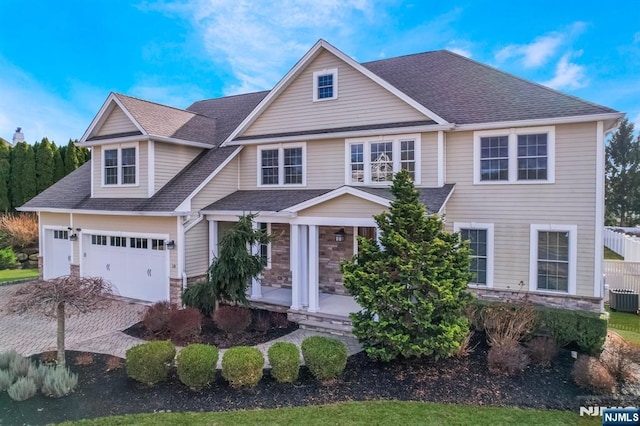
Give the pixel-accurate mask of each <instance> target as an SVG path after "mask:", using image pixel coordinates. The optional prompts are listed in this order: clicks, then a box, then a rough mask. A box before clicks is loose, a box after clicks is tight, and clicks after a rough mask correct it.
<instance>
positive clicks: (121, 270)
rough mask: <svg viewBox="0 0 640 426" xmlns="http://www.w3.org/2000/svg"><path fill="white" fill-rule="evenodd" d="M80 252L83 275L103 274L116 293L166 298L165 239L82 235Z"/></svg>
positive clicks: (150, 299)
mask: <svg viewBox="0 0 640 426" xmlns="http://www.w3.org/2000/svg"><path fill="white" fill-rule="evenodd" d="M82 251H83V255H82V274H83V275H84V276H90V277H103V278H104V279H106V280H107V281H109V282H110V283H111V284H112V286H113V290H114V293H115V294H119V295H120V296H124V297H130V298H133V299H139V300H145V301H149V302H157V301H160V300H169V252H168V251H167V250H166V247H165V243H164V239H157V238H149V237H146V236H144V235H139V236H134V237H121V236H111V235H101V234H84V235H83V240H82Z"/></svg>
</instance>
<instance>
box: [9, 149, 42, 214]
mask: <svg viewBox="0 0 640 426" xmlns="http://www.w3.org/2000/svg"><path fill="white" fill-rule="evenodd" d="M35 175H36V162H35V157H34V153H33V147H32V146H31V145H29V144H28V143H26V142H19V143H17V144H16V146H15V147H13V149H12V150H11V174H10V176H9V195H10V197H11V204H12V207H13V208H16V207H19V206H21V205H23V204H24V203H25V202H27V201H28V200H30V199H31V198H33V197H34V196H35V195H36V179H35Z"/></svg>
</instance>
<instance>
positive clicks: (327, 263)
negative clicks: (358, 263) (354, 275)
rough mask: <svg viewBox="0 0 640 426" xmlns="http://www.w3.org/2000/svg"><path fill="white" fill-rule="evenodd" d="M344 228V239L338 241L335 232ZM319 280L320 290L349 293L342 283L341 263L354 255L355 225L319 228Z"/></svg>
mask: <svg viewBox="0 0 640 426" xmlns="http://www.w3.org/2000/svg"><path fill="white" fill-rule="evenodd" d="M343 228H344V232H345V236H344V241H342V242H337V241H336V237H335V233H336V232H338V231H339V230H340V229H343ZM319 240H320V247H319V265H318V281H319V284H320V291H322V292H325V293H332V294H348V292H347V289H346V288H344V286H343V285H342V272H340V263H341V262H342V261H343V260H344V259H347V258H351V257H352V256H353V227H351V226H345V227H342V226H321V227H320V230H319Z"/></svg>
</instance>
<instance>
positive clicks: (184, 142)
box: [82, 135, 215, 149]
mask: <svg viewBox="0 0 640 426" xmlns="http://www.w3.org/2000/svg"><path fill="white" fill-rule="evenodd" d="M136 141H155V142H166V143H171V144H175V145H185V146H192V147H195V148H203V149H211V148H215V146H214V145H212V144H208V143H204V142H194V141H188V140H184V139H176V138H170V137H166V136H158V135H136V136H125V137H120V138H113V139H100V140H95V141H86V142H83V143H82V146H98V145H109V144H112V143H124V142H136Z"/></svg>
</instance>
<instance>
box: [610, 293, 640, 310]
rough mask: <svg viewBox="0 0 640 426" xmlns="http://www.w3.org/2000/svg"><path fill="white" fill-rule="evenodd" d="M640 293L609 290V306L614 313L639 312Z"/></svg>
mask: <svg viewBox="0 0 640 426" xmlns="http://www.w3.org/2000/svg"><path fill="white" fill-rule="evenodd" d="M638 297H639V296H638V293H635V292H634V291H633V290H625V289H612V290H609V306H610V307H611V309H612V310H614V311H619V312H633V313H634V314H635V313H637V312H638Z"/></svg>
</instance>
